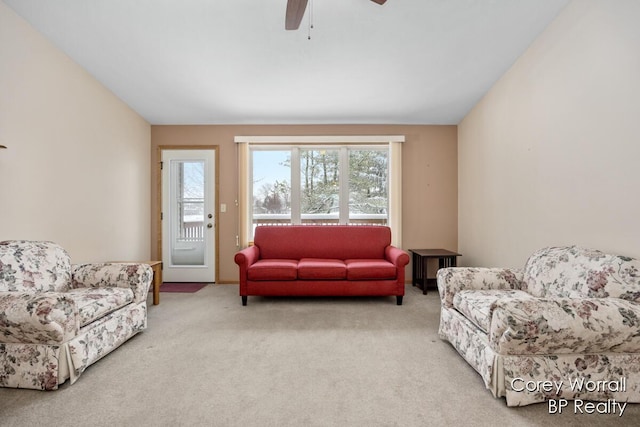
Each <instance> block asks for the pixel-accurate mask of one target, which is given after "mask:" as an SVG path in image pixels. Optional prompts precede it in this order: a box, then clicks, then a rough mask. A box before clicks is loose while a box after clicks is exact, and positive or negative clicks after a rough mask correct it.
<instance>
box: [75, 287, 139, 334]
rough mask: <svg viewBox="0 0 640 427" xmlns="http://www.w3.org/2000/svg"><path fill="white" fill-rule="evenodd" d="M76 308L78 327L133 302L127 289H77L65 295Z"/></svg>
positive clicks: (129, 290) (131, 294) (131, 295)
mask: <svg viewBox="0 0 640 427" xmlns="http://www.w3.org/2000/svg"><path fill="white" fill-rule="evenodd" d="M65 295H67V296H68V297H70V298H71V299H72V300H73V301H74V302H75V303H76V306H77V307H78V315H79V316H80V327H83V326H85V325H88V324H90V323H92V322H93V321H95V320H97V319H99V318H101V317H103V316H106V315H107V314H109V313H112V312H114V311H116V310H118V309H120V308H122V307H124V306H125V305H127V304H130V303H131V302H133V291H132V290H131V289H129V288H127V289H125V288H114V287H112V288H77V289H72V290H70V291H68V292H66V293H65Z"/></svg>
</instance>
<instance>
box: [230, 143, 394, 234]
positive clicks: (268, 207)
mask: <svg viewBox="0 0 640 427" xmlns="http://www.w3.org/2000/svg"><path fill="white" fill-rule="evenodd" d="M402 141H404V137H396V136H391V137H390V136H384V137H236V142H238V143H239V144H238V154H239V155H238V160H239V175H240V177H239V183H240V185H239V197H238V203H239V207H240V209H239V211H240V230H239V233H238V246H245V245H246V244H247V243H248V242H249V241H251V240H252V239H253V230H254V229H255V227H256V226H257V225H267V224H370V225H388V226H390V227H391V229H392V236H394V244H399V239H400V233H401V229H400V221H399V219H400V211H401V202H400V200H401V197H400V194H401V185H400V144H397V143H398V142H402ZM243 202H244V203H243Z"/></svg>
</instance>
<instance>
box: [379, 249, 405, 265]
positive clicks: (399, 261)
mask: <svg viewBox="0 0 640 427" xmlns="http://www.w3.org/2000/svg"><path fill="white" fill-rule="evenodd" d="M384 256H385V258H386V259H387V261H389V262H390V263H392V264H393V265H395V266H396V267H399V268H404V267H405V266H406V265H407V264H409V254H408V253H406V252H405V251H403V250H402V249H400V248H397V247H395V246H387V247H386V248H385V250H384Z"/></svg>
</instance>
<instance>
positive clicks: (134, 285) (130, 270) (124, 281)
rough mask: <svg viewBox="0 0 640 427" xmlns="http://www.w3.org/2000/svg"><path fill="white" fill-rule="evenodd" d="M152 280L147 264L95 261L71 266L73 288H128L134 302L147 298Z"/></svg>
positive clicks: (151, 271)
mask: <svg viewBox="0 0 640 427" xmlns="http://www.w3.org/2000/svg"><path fill="white" fill-rule="evenodd" d="M152 280H153V270H152V269H151V267H150V266H149V265H147V264H138V263H97V264H76V265H73V266H72V267H71V286H72V287H73V288H107V287H112V288H113V287H118V288H130V289H131V290H132V291H133V300H134V301H135V302H143V301H146V300H147V294H148V293H149V286H150V285H151V281H152Z"/></svg>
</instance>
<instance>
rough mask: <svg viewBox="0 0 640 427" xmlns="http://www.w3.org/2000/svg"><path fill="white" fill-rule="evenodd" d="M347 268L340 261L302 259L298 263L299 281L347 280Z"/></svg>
mask: <svg viewBox="0 0 640 427" xmlns="http://www.w3.org/2000/svg"><path fill="white" fill-rule="evenodd" d="M346 277H347V266H346V265H345V263H344V261H342V260H339V259H322V258H302V259H301V260H300V262H299V263H298V278H299V279H320V280H323V279H335V280H340V279H345V278H346Z"/></svg>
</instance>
